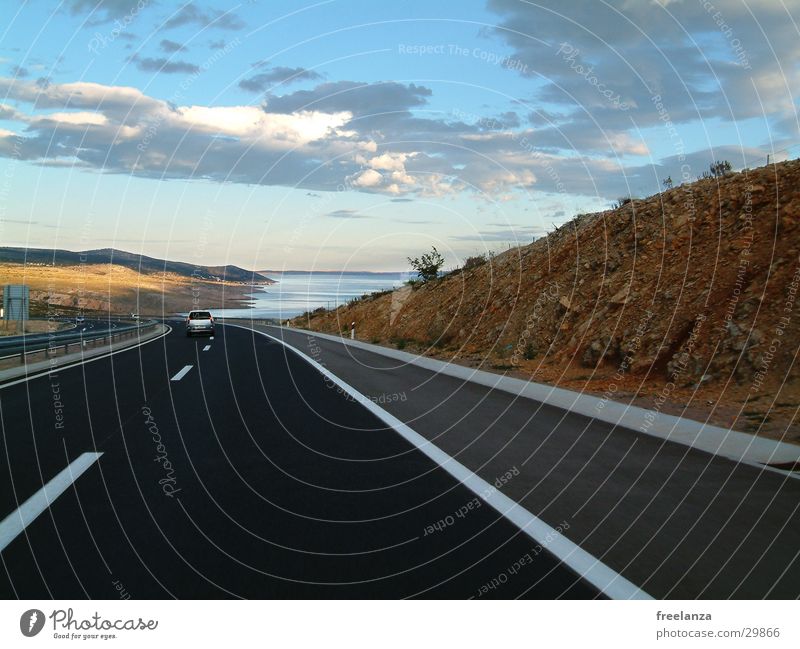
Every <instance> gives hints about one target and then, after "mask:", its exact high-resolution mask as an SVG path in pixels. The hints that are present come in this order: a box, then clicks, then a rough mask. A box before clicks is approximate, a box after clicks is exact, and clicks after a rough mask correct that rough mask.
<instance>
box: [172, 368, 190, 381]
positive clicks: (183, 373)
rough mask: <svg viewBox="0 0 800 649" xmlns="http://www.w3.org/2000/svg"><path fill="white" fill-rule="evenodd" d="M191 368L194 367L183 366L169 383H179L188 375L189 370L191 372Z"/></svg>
mask: <svg viewBox="0 0 800 649" xmlns="http://www.w3.org/2000/svg"><path fill="white" fill-rule="evenodd" d="M193 367H194V365H184V366H183V369H182V370H181V371H180V372H178V373H177V374H176V375H175V376H173V377H172V378H171V379H170V381H180V380H181V379H182V378H183V377H184V376H186V375H187V374H188V373H189V370H191V369H192V368H193Z"/></svg>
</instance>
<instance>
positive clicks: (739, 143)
mask: <svg viewBox="0 0 800 649" xmlns="http://www.w3.org/2000/svg"><path fill="white" fill-rule="evenodd" d="M798 23H800V0H714V2H713V3H712V2H710V1H709V0H574V1H570V2H564V1H563V0H539V1H538V2H532V1H521V0H488V2H487V1H483V0H481V1H476V0H468V1H466V2H459V3H456V2H451V1H447V2H446V1H443V0H424V1H421V0H410V1H408V2H403V3H381V2H374V1H373V2H365V1H361V0H325V1H320V2H305V1H302V0H301V1H295V2H289V1H284V0H277V1H274V0H270V1H268V0H244V1H242V2H239V3H236V2H219V1H215V0H202V1H197V2H194V1H188V2H187V1H177V2H170V1H168V0H61V1H60V2H59V1H57V0H28V1H21V0H3V12H2V18H0V245H4V246H29V247H40V248H66V249H70V250H83V249H91V248H106V247H115V248H119V249H123V250H128V251H131V252H135V253H141V254H146V255H150V256H155V257H165V258H169V259H176V260H182V261H189V262H195V263H203V264H223V263H232V264H236V265H240V266H243V267H246V268H251V269H278V270H280V269H320V270H333V269H336V270H406V269H407V268H408V263H407V261H406V258H407V257H408V256H416V255H417V254H419V253H421V252H424V251H425V250H427V249H429V248H430V246H432V245H434V246H436V247H437V249H439V250H440V251H441V252H442V253H444V255H445V257H446V259H447V266H448V267H455V266H457V265H459V264H460V263H461V262H462V261H463V259H464V258H465V257H467V256H470V255H474V254H480V253H486V252H489V251H495V252H497V251H502V250H506V249H508V248H509V247H511V246H518V245H524V244H527V243H530V242H531V241H532V240H534V239H536V238H538V237H541V236H543V235H544V234H546V233H547V232H548V231H550V230H551V229H552V228H554V227H557V226H559V225H561V224H563V223H565V222H567V221H569V220H570V219H571V218H572V217H573V216H575V215H576V214H578V213H584V212H592V211H598V210H602V209H606V208H608V207H609V206H610V205H611V204H612V202H613V201H615V200H616V199H618V198H619V197H621V196H628V195H633V196H649V195H652V194H654V193H656V192H658V191H659V190H660V189H662V187H663V185H662V183H663V181H664V179H666V178H667V177H670V178H671V179H672V180H673V182H674V184H675V185H678V184H680V183H681V182H682V181H691V180H694V179H695V178H696V177H697V176H699V175H700V174H701V173H702V172H703V171H705V170H707V169H708V166H709V164H710V163H711V162H713V161H714V160H721V159H726V160H729V161H730V162H731V164H732V165H733V167H734V169H741V168H744V167H755V166H760V165H764V164H766V162H767V155H771V156H773V157H772V159H773V160H780V159H786V158H787V157H797V156H798V154H800V147H798V144H800V121H799V120H798V112H797V108H798V98H797V96H796V94H795V93H796V89H797V88H800V83H798V82H800V33H798Z"/></svg>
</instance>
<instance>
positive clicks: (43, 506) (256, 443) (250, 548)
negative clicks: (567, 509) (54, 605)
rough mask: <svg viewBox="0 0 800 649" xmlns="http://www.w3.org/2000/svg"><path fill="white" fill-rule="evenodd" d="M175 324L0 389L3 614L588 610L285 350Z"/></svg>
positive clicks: (574, 584) (439, 475) (416, 454)
mask: <svg viewBox="0 0 800 649" xmlns="http://www.w3.org/2000/svg"><path fill="white" fill-rule="evenodd" d="M173 325H174V326H175V327H176V328H175V329H174V330H173V331H172V332H171V333H170V334H168V335H167V336H165V337H163V338H160V339H157V340H154V341H152V342H148V343H146V344H143V345H141V346H138V347H134V348H131V349H128V350H125V351H122V352H119V353H116V354H115V355H113V356H108V357H104V358H101V359H99V360H92V361H91V362H86V363H84V364H81V365H78V366H74V367H70V368H68V369H63V370H58V371H56V372H55V373H52V374H48V375H42V376H39V377H36V378H32V379H29V380H17V381H12V382H8V383H5V384H2V385H0V428H1V430H2V444H3V461H2V463H0V519H2V522H0V559H1V560H2V569H1V570H0V596H2V597H3V598H24V599H42V598H58V599H71V598H98V599H116V598H120V597H121V598H134V599H140V598H169V597H175V598H240V597H241V598H289V597H290V598H405V597H423V598H513V597H527V598H597V597H600V598H602V597H605V596H606V593H605V592H601V591H600V590H599V589H598V588H597V587H596V586H595V585H594V582H591V583H590V581H587V580H586V579H583V578H581V577H580V576H579V572H580V571H578V570H576V569H575V567H574V566H572V565H571V564H570V562H569V561H567V562H566V563H564V562H562V561H561V560H559V559H558V558H556V556H555V555H554V554H553V553H552V552H551V550H552V551H553V552H555V551H556V548H557V547H562V546H563V543H562V544H561V545H559V539H558V538H556V537H559V536H560V535H561V534H562V533H563V530H564V529H565V528H561V527H557V522H556V523H551V525H553V527H554V528H555V530H554V532H553V535H554V538H553V541H552V547H550V548H549V549H548V543H549V541H547V542H545V543H544V545H541V544H537V543H535V542H534V541H533V540H532V538H531V537H530V535H529V534H528V533H527V532H525V531H522V530H521V529H520V526H519V525H517V524H515V523H513V522H512V521H511V520H509V517H508V516H504V515H501V513H499V512H498V511H497V509H496V508H493V507H490V506H489V505H488V504H486V503H485V502H484V501H482V500H480V499H476V494H475V490H474V488H473V489H470V488H468V487H467V486H465V484H464V483H463V482H462V481H459V480H458V479H456V478H455V477H453V475H452V474H451V473H450V472H448V471H446V470H444V469H443V468H442V467H441V466H440V465H439V464H437V463H436V462H434V461H433V460H432V459H431V458H430V457H429V456H428V455H426V454H425V453H423V452H421V451H420V450H419V449H418V448H416V447H415V446H414V445H412V444H411V443H409V442H408V441H407V439H405V438H404V437H403V436H402V435H400V434H398V432H397V431H396V430H394V429H393V428H392V427H387V426H386V424H385V423H384V422H383V421H382V420H381V419H379V418H378V417H376V416H375V413H374V412H371V411H370V410H369V409H368V408H366V407H364V405H362V404H360V403H358V402H357V401H356V400H354V399H352V398H349V397H348V396H347V395H346V394H344V393H343V392H342V391H341V390H338V389H336V387H335V386H334V385H332V384H331V382H330V381H329V380H328V379H326V377H324V376H323V375H322V374H321V373H320V372H319V371H318V370H317V369H315V368H314V367H313V366H312V365H310V364H309V363H308V362H306V361H305V360H303V359H302V358H300V357H299V356H297V355H295V354H293V353H291V352H289V351H287V349H286V348H285V347H284V346H283V345H281V344H279V343H278V342H275V341H273V340H270V339H268V338H266V337H264V336H262V335H258V334H254V333H253V332H252V331H248V330H245V329H241V328H236V327H229V326H224V327H223V326H218V328H217V334H216V336H215V337H214V338H213V339H211V340H209V339H207V338H192V339H187V338H186V337H185V336H184V335H183V331H182V329H181V326H180V323H177V322H176V323H173ZM498 467H499V465H498ZM502 468H503V470H502V471H499V470H498V473H497V474H496V475H487V476H486V479H487V482H490V483H491V482H495V481H498V480H499V482H498V483H497V484H498V485H501V488H502V489H505V485H506V483H508V484H513V482H514V480H516V479H517V478H516V477H515V471H517V469H516V468H515V465H514V463H510V464H507V465H504V467H502ZM504 480H505V482H504ZM509 481H510V482H509ZM43 485H47V486H46V487H43ZM573 554H574V553H573ZM581 574H582V573H581ZM620 581H624V580H622V579H621V578H620Z"/></svg>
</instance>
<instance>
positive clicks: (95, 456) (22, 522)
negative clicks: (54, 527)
mask: <svg viewBox="0 0 800 649" xmlns="http://www.w3.org/2000/svg"><path fill="white" fill-rule="evenodd" d="M101 455H102V453H83V454H82V455H81V456H80V457H79V458H78V459H77V460H75V461H74V462H72V463H71V464H70V465H69V466H67V468H66V469H64V470H63V471H61V472H60V473H59V474H58V475H57V476H56V477H55V478H53V479H52V480H50V482H48V483H47V484H46V485H44V487H42V488H41V489H39V491H37V492H36V493H35V494H33V495H32V496H31V497H30V498H28V500H26V501H25V502H24V503H22V505H21V506H20V507H19V509H17V511H15V512H12V513H11V514H9V515H8V516H6V517H5V518H4V519H3V522H2V523H0V552H2V551H3V550H5V549H6V547H7V546H8V544H9V543H11V541H13V540H14V539H15V538H17V536H19V535H20V534H21V533H22V531H23V530H24V529H25V528H26V527H28V525H30V524H31V523H32V522H33V521H34V520H36V518H37V517H38V516H39V514H41V513H42V512H43V511H44V510H45V509H47V508H48V507H49V506H50V505H51V504H53V502H54V501H55V499H56V498H58V497H59V496H60V495H61V494H63V493H64V492H65V491H66V490H67V489H68V488H69V486H70V485H71V484H72V483H73V482H75V481H76V480H77V479H78V478H79V477H80V476H81V474H82V473H83V472H84V471H86V469H88V468H89V467H90V466H92V464H94V463H95V462H97V460H99V459H100V456H101Z"/></svg>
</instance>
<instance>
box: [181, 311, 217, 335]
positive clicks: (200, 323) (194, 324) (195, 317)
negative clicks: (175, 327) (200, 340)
mask: <svg viewBox="0 0 800 649" xmlns="http://www.w3.org/2000/svg"><path fill="white" fill-rule="evenodd" d="M193 334H208V335H209V336H213V335H214V318H212V317H211V314H210V313H209V312H208V311H190V312H189V316H188V317H187V318H186V335H187V336H191V335H193Z"/></svg>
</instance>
